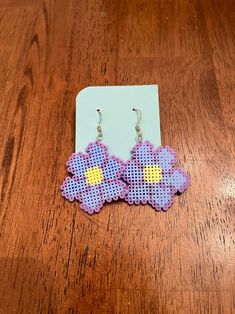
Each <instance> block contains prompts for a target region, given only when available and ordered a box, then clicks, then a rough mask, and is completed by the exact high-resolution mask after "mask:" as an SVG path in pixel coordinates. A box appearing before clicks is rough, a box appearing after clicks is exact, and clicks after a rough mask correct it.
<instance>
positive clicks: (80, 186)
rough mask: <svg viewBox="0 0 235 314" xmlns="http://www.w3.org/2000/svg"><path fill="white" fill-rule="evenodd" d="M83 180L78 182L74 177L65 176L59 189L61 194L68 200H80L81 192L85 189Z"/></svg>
mask: <svg viewBox="0 0 235 314" xmlns="http://www.w3.org/2000/svg"><path fill="white" fill-rule="evenodd" d="M85 188H86V187H85V186H84V181H83V180H81V181H80V182H79V181H77V180H76V179H74V178H70V177H67V178H66V179H65V180H64V182H63V184H62V185H61V187H60V189H61V190H62V193H61V194H62V195H63V196H64V197H65V198H66V199H67V200H69V201H70V202H72V201H74V199H75V198H76V199H78V200H80V195H81V193H82V192H83V191H84V190H85Z"/></svg>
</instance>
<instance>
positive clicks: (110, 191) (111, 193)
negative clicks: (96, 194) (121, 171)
mask: <svg viewBox="0 0 235 314" xmlns="http://www.w3.org/2000/svg"><path fill="white" fill-rule="evenodd" d="M99 187H100V189H101V193H102V196H103V198H104V199H105V201H107V202H111V201H112V200H117V199H118V198H124V196H125V195H126V193H127V188H126V184H125V183H124V182H121V181H120V180H116V181H112V182H108V181H103V182H102V183H101V184H100V186H99Z"/></svg>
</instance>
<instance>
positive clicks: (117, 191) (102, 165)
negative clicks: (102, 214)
mask: <svg viewBox="0 0 235 314" xmlns="http://www.w3.org/2000/svg"><path fill="white" fill-rule="evenodd" d="M97 111H98V113H99V123H98V125H97V132H98V136H97V139H96V142H94V143H90V144H89V145H88V146H87V148H86V154H83V153H80V152H79V153H75V154H72V156H71V157H70V159H69V160H68V162H67V166H68V171H69V172H70V173H72V175H73V176H72V177H67V178H66V179H65V180H64V182H63V184H62V186H61V190H62V195H63V196H64V197H65V198H66V199H68V200H69V201H74V200H78V201H79V202H81V204H80V207H81V208H82V209H83V210H84V211H85V212H87V213H88V214H93V213H97V212H99V211H100V209H101V207H102V206H103V205H104V203H105V202H111V201H112V200H117V199H118V198H124V197H125V195H126V193H127V188H126V184H125V183H124V182H123V181H121V180H120V177H121V174H122V172H123V170H124V168H125V163H124V162H123V161H122V160H121V159H119V158H118V157H116V156H111V157H109V154H108V148H107V146H106V145H104V144H103V143H101V141H102V139H103V132H102V127H101V121H102V115H101V111H100V110H99V109H98V110H97Z"/></svg>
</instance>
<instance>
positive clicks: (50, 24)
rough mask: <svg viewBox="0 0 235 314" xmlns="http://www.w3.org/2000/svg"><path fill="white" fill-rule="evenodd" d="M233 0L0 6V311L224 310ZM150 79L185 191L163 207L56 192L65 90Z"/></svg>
mask: <svg viewBox="0 0 235 314" xmlns="http://www.w3.org/2000/svg"><path fill="white" fill-rule="evenodd" d="M234 12H235V3H234V1H232V0H224V1H222V0H217V1H216V0H203V1H202V0H198V1H196V0H192V1H190V0H176V1H170V0H160V1H154V0H148V1H147V0H145V1H144V0H129V1H124V0H120V1H108V0H87V1H78V0H67V1H63V0H54V1H51V0H45V1H41V0H38V1H33V0H2V1H1V2H0V60H1V62H0V73H1V75H0V91H1V93H0V169H1V170H0V175H1V176H0V191H1V194H0V196H1V201H0V313H1V314H12V313H17V314H19V313H85V314H87V313H120V314H125V313H133V314H136V313H170V314H171V313H177V314H178V313H183V314H184V313H185V314H188V313H192V314H198V313H203V314H208V313H211V314H217V313H224V314H227V313H228V314H232V313H235V293H234V286H235V280H234V279H235V278H234V277H235V276H234V270H235V267H234V261H235V250H234V244H235V238H234V209H235V180H234V175H235V164H234V158H235V129H234V125H235V105H234V91H233V90H234V87H235V74H234V73H235V47H234V46H235V44H234V43H235V36H234V34H235V33H234V28H235V13H234ZM151 83H158V84H159V92H160V110H161V130H162V142H163V144H168V145H171V146H172V147H173V148H174V149H175V150H176V151H177V152H178V157H179V165H180V166H182V167H183V168H184V169H186V170H187V171H188V172H189V174H190V176H191V181H192V185H191V187H190V188H189V189H188V191H187V192H186V193H184V194H183V195H182V196H180V197H176V201H175V204H174V206H173V207H172V208H171V209H170V210H169V212H167V213H163V212H162V213H156V212H155V211H154V210H153V209H152V208H151V207H149V206H147V205H146V206H136V207H131V206H128V205H127V204H125V203H123V202H116V203H112V204H109V205H106V206H105V207H104V208H103V210H102V211H101V212H100V214H99V215H95V216H92V217H90V216H87V215H86V214H85V213H83V212H82V211H81V210H80V209H79V208H78V205H77V204H69V203H68V202H66V201H65V200H64V199H63V198H61V196H60V192H59V186H60V184H61V182H62V180H63V178H64V176H65V175H66V168H65V162H66V160H67V158H68V157H69V155H70V154H71V152H72V151H73V147H74V130H75V123H74V114H75V106H74V102H75V96H76V94H77V93H78V91H79V90H81V89H82V88H84V87H85V86H89V85H125V84H151Z"/></svg>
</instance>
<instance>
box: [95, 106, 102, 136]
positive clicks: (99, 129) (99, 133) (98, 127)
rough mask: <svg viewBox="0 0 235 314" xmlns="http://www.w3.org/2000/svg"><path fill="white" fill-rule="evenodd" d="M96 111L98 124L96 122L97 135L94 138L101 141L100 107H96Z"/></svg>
mask: <svg viewBox="0 0 235 314" xmlns="http://www.w3.org/2000/svg"><path fill="white" fill-rule="evenodd" d="M97 112H98V114H99V121H98V124H97V128H96V129H97V137H96V140H97V141H102V139H103V131H102V126H101V123H102V113H101V110H100V109H97Z"/></svg>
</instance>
